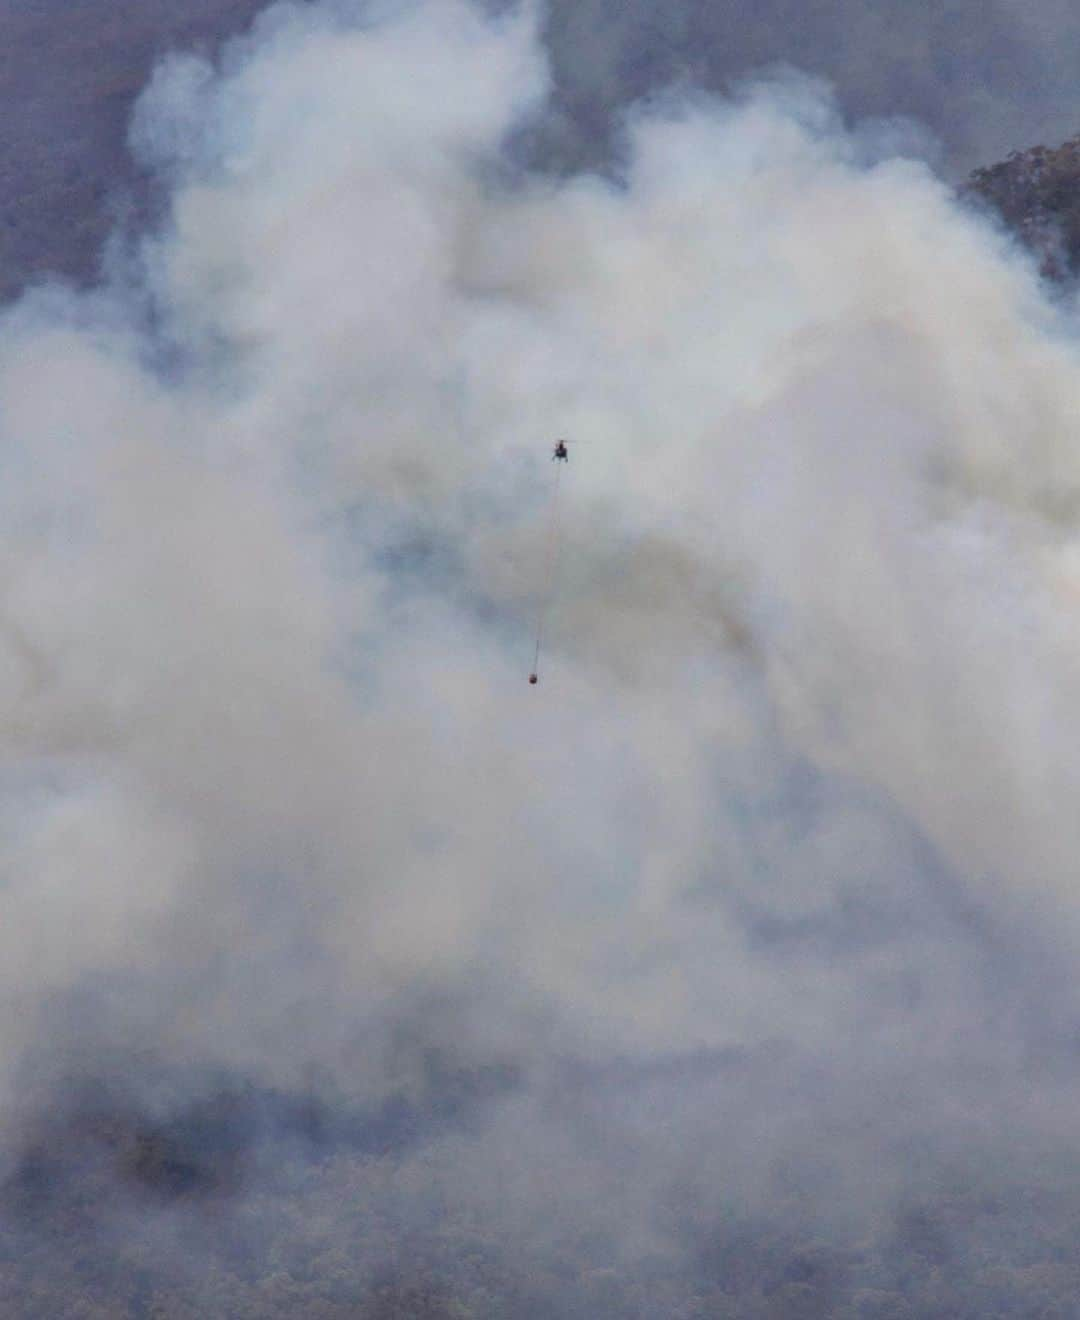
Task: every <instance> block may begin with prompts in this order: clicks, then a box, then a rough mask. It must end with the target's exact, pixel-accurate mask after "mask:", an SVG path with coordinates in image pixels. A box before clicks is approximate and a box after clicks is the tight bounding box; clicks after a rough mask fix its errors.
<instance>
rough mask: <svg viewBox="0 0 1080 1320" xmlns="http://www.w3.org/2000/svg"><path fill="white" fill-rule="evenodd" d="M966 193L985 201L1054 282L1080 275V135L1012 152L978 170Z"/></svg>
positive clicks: (971, 179) (972, 177) (973, 175)
mask: <svg viewBox="0 0 1080 1320" xmlns="http://www.w3.org/2000/svg"><path fill="white" fill-rule="evenodd" d="M965 192H966V193H967V195H968V196H969V197H978V198H981V199H982V200H983V201H985V202H987V203H988V204H989V205H990V206H991V207H992V208H993V209H994V210H995V211H997V212H998V214H999V215H1000V216H1001V218H1002V219H1003V220H1004V221H1005V223H1006V225H1008V227H1009V228H1010V229H1011V230H1012V231H1013V232H1014V233H1015V234H1017V235H1018V236H1019V237H1020V238H1021V239H1022V240H1023V241H1024V242H1025V243H1026V244H1027V245H1028V246H1029V247H1030V248H1031V249H1032V250H1033V251H1034V252H1035V254H1036V255H1037V256H1038V257H1039V259H1040V263H1041V266H1042V270H1043V273H1044V274H1045V275H1048V276H1049V277H1050V278H1052V279H1056V280H1065V279H1073V278H1075V277H1076V275H1077V273H1078V272H1080V137H1074V138H1070V139H1069V140H1068V141H1067V142H1065V143H1063V144H1062V145H1061V146H1060V147H1056V148H1049V147H1042V146H1039V147H1032V148H1031V149H1030V150H1028V151H1014V152H1012V153H1010V155H1009V156H1008V158H1007V159H1006V160H1003V161H1000V162H999V163H998V164H996V165H989V166H987V167H986V168H985V169H979V170H975V172H974V173H973V174H972V175H971V178H970V180H969V181H968V184H967V187H966V189H965Z"/></svg>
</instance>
